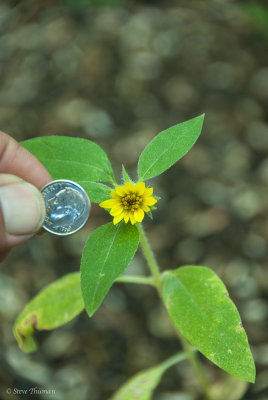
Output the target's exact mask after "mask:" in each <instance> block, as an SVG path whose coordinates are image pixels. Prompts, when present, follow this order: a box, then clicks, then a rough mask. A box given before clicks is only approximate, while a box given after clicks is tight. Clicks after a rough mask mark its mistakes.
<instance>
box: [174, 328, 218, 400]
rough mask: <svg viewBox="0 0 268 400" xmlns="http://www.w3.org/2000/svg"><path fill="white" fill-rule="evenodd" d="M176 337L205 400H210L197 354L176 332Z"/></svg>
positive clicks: (207, 384)
mask: <svg viewBox="0 0 268 400" xmlns="http://www.w3.org/2000/svg"><path fill="white" fill-rule="evenodd" d="M178 336H179V338H180V340H181V343H182V346H183V348H184V351H185V352H186V354H187V357H188V359H189V360H190V362H191V364H192V367H193V369H194V371H195V373H196V376H197V378H198V380H199V383H200V386H201V387H202V389H203V392H204V395H205V398H206V400H210V399H211V393H210V387H209V383H208V380H207V378H206V376H205V374H204V371H203V369H202V365H201V363H200V361H199V359H198V356H197V354H196V353H195V351H193V347H192V346H191V345H190V344H189V342H188V341H187V340H186V339H185V338H184V337H183V336H182V335H181V334H180V333H179V332H178Z"/></svg>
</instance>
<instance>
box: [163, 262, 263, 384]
mask: <svg viewBox="0 0 268 400" xmlns="http://www.w3.org/2000/svg"><path fill="white" fill-rule="evenodd" d="M162 290H163V298H164V302H165V305H166V307H167V310H168V313H169V315H170V317H171V319H172V320H173V322H174V323H175V325H176V327H177V328H178V330H179V331H180V332H181V333H182V334H183V335H184V336H185V337H186V338H187V339H188V340H189V341H190V342H191V343H192V345H193V346H195V347H196V348H197V349H198V350H199V351H201V353H203V354H204V355H205V356H206V357H207V358H208V359H209V360H211V361H212V362H214V363H215V364H216V365H218V366H219V367H220V368H222V369H224V370H225V371H227V372H229V373H230V374H231V375H234V376H236V377H238V378H240V379H242V380H245V381H247V382H254V381H255V365H254V360H253V358H252V355H251V351H250V348H249V344H248V340H247V335H246V333H245V330H244V329H243V327H242V325H241V319H240V316H239V313H238V311H237V309H236V307H235V305H234V303H233V302H232V301H231V299H230V298H229V295H228V292H227V290H226V287H225V286H224V284H223V283H222V281H221V280H220V279H219V278H218V276H217V275H216V274H215V272H213V271H212V270H210V269H209V268H206V267H199V266H186V267H181V268H178V269H177V270H174V271H168V272H165V273H164V274H163V284H162Z"/></svg>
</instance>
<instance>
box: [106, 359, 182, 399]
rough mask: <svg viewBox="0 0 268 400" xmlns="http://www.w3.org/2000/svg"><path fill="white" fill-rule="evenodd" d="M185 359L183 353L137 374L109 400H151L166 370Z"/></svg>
mask: <svg viewBox="0 0 268 400" xmlns="http://www.w3.org/2000/svg"><path fill="white" fill-rule="evenodd" d="M185 358H186V355H185V354H183V353H182V354H179V355H175V356H173V357H171V358H169V359H167V360H166V361H164V362H162V363H161V364H158V365H156V366H154V367H152V368H148V369H146V370H144V371H141V372H139V373H137V374H136V375H134V376H133V377H132V378H130V379H129V380H128V381H127V382H126V383H124V384H123V385H122V386H121V388H120V389H119V390H118V391H117V392H116V393H115V394H114V395H113V397H112V398H111V399H110V400H134V399H135V400H151V398H152V395H153V391H154V389H155V388H156V386H157V385H158V383H159V381H160V379H161V377H162V375H163V374H164V373H165V372H166V370H167V369H168V368H170V367H172V366H173V365H174V364H176V363H178V362H180V361H183V360H184V359H185Z"/></svg>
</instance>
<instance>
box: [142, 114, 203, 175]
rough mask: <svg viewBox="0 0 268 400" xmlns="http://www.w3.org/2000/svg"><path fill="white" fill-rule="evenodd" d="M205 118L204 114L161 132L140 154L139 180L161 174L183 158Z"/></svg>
mask: <svg viewBox="0 0 268 400" xmlns="http://www.w3.org/2000/svg"><path fill="white" fill-rule="evenodd" d="M203 120H204V114H202V115H200V116H199V117H196V118H193V119H190V120H189V121H186V122H182V123H181V124H178V125H174V126H172V127H171V128H168V129H166V130H165V131H163V132H160V133H159V134H158V135H157V136H156V137H155V138H154V139H153V140H152V141H151V142H150V143H149V144H148V145H147V146H146V147H145V149H144V150H143V152H142V153H141V155H140V159H139V163H138V173H139V180H140V181H145V180H146V179H150V178H153V177H154V176H157V175H160V174H161V173H162V172H164V171H166V170H167V169H168V168H170V167H171V166H172V165H173V164H175V163H176V162H177V161H178V160H179V159H180V158H182V157H183V156H184V155H185V154H186V153H187V152H188V151H189V150H190V149H191V147H192V146H193V145H194V144H195V142H196V140H197V139H198V137H199V135H200V133H201V129H202V124H203Z"/></svg>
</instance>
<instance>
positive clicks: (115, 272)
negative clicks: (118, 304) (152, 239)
mask: <svg viewBox="0 0 268 400" xmlns="http://www.w3.org/2000/svg"><path fill="white" fill-rule="evenodd" d="M138 244H139V233H138V230H137V228H136V226H135V225H131V224H130V223H128V224H125V223H124V222H121V223H120V224H118V225H113V223H109V224H106V225H103V226H101V227H100V228H98V229H96V230H95V231H94V232H93V233H92V235H91V236H90V237H89V239H88V241H87V243H86V245H85V248H84V251H83V255H82V261H81V288H82V295H83V299H84V302H85V307H86V310H87V312H88V314H89V315H90V316H92V315H93V314H94V312H95V311H96V310H97V308H98V307H99V306H100V304H101V303H102V301H103V299H104V297H105V296H106V294H107V292H108V290H109V289H110V287H111V286H112V284H113V283H114V281H115V280H116V278H118V276H119V275H121V274H122V273H123V272H124V271H125V269H126V268H127V266H128V264H129V263H130V261H131V260H132V258H133V256H134V254H135V253H136V250H137V247H138Z"/></svg>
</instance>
